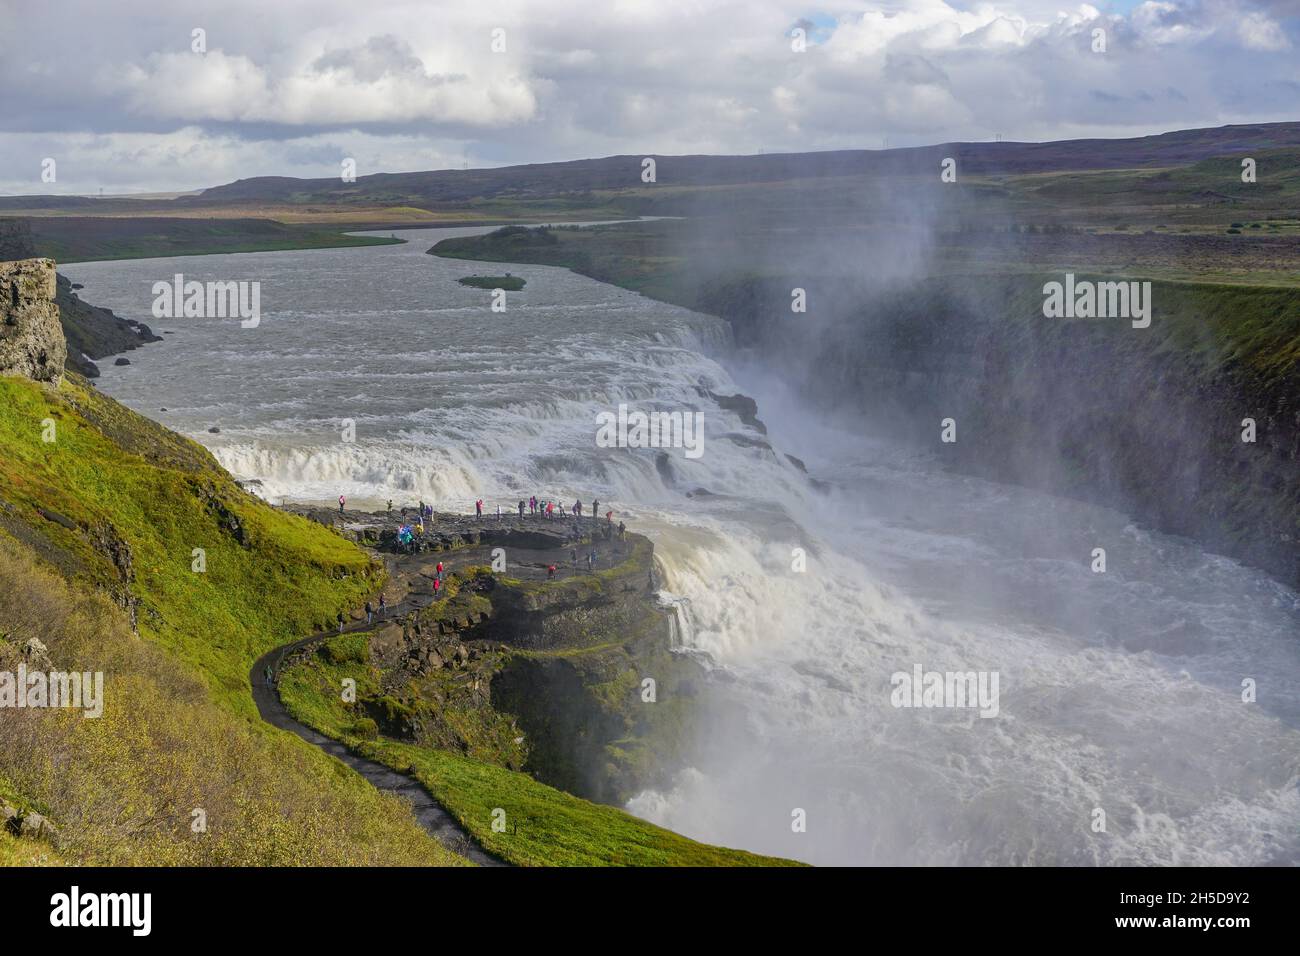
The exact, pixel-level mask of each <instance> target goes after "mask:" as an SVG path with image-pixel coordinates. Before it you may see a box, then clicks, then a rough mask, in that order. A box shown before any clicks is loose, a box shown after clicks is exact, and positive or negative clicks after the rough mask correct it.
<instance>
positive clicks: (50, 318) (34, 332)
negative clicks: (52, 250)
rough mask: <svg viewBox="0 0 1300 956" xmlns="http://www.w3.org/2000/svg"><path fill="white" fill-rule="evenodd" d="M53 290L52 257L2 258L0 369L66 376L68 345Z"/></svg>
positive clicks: (48, 377) (43, 377)
mask: <svg viewBox="0 0 1300 956" xmlns="http://www.w3.org/2000/svg"><path fill="white" fill-rule="evenodd" d="M55 295H56V280H55V272H54V260H53V259H20V260H18V261H15V262H0V375H22V376H24V377H26V378H30V379H33V380H35V381H37V382H57V381H59V380H60V379H62V378H63V367H64V363H65V362H66V361H67V357H68V346H67V342H66V340H65V339H64V337H63V327H62V326H61V325H60V324H59V308H58V306H57V305H55V304H54V297H55Z"/></svg>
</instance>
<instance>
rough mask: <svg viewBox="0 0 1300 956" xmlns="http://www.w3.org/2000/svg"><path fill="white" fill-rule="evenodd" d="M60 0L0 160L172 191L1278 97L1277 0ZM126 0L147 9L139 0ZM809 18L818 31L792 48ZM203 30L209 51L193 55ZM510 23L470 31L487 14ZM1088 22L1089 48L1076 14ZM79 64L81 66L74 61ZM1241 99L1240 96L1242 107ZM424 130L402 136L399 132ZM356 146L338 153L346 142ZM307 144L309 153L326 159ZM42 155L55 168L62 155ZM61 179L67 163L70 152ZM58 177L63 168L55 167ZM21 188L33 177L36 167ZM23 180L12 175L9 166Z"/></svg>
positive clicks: (8, 112) (26, 56)
mask: <svg viewBox="0 0 1300 956" xmlns="http://www.w3.org/2000/svg"><path fill="white" fill-rule="evenodd" d="M430 9H431V8H430V7H429V6H428V5H427V4H426V3H421V2H416V0H369V2H367V3H365V4H357V3H355V2H354V0H314V2H313V3H312V4H311V6H310V15H308V8H307V7H305V6H303V5H302V4H297V3H291V2H283V3H276V4H266V3H263V2H256V0H226V2H225V3H223V4H222V5H221V6H220V7H212V6H210V5H208V4H204V3H199V2H198V0H174V2H172V3H169V4H168V5H166V6H165V7H161V8H159V7H156V6H155V5H153V4H151V3H149V2H146V0H117V2H116V3H115V4H114V5H113V6H112V8H111V9H110V8H109V7H108V6H106V5H105V4H103V3H102V2H100V0H67V2H66V3H65V4H63V5H61V8H60V9H59V10H58V11H55V10H53V9H52V8H51V7H50V6H49V5H32V6H31V7H30V9H29V10H28V11H26V12H25V16H27V17H28V18H29V20H30V23H29V24H28V25H27V26H26V28H25V30H24V31H22V36H24V37H38V36H46V35H49V36H53V35H58V30H59V29H61V28H62V26H61V25H62V24H63V23H65V22H66V21H74V22H76V23H78V24H79V26H80V28H81V29H80V30H79V32H78V38H77V43H78V46H77V51H76V55H75V68H74V66H73V65H72V64H73V62H74V61H73V60H72V59H70V58H69V56H68V50H67V49H66V48H65V46H63V45H60V44H53V43H51V44H48V45H42V44H40V43H29V42H27V41H26V40H24V39H22V37H20V36H18V33H17V32H16V31H7V32H6V33H4V34H0V88H3V89H5V90H6V94H7V95H6V104H5V106H6V109H5V110H4V112H3V113H0V161H4V162H7V163H12V166H7V167H5V168H4V169H0V180H3V182H4V188H6V189H10V188H12V187H11V186H10V184H11V183H25V182H27V179H28V176H29V172H28V171H29V170H31V169H35V168H38V167H39V160H40V157H41V156H43V155H52V154H53V153H51V152H50V150H59V151H65V152H67V153H68V154H69V157H70V158H72V157H75V163H73V165H72V166H69V167H67V168H68V169H71V168H73V167H75V168H77V169H78V170H81V171H82V172H83V173H84V174H85V175H84V176H80V177H79V180H80V181H84V182H87V183H91V182H94V183H102V184H106V185H110V186H111V187H113V188H116V187H119V186H121V185H125V184H127V183H131V184H134V185H136V186H138V187H139V188H142V189H163V188H181V187H184V188H192V187H198V186H203V185H210V184H213V183H215V182H220V181H224V180H226V179H229V178H236V177H235V176H230V175H227V173H226V170H227V169H228V168H229V167H230V166H231V165H232V163H231V162H230V160H229V157H231V156H234V157H237V162H236V163H234V164H233V165H238V166H239V167H240V169H239V172H238V175H240V176H249V175H259V174H274V175H297V176H319V175H331V174H333V172H334V171H335V170H336V168H337V166H336V164H337V157H336V156H334V155H333V154H332V153H331V152H330V151H331V150H332V149H333V148H334V146H335V145H336V144H337V145H338V146H339V148H340V149H343V148H345V147H344V145H343V144H346V143H354V142H356V143H363V144H365V145H366V146H367V148H369V149H370V150H371V151H372V152H371V154H370V157H369V158H370V159H372V160H373V162H372V163H371V164H370V165H369V166H368V167H367V168H368V169H369V170H372V171H373V170H376V169H391V170H405V169H422V168H435V167H436V166H437V165H439V163H450V164H452V165H460V160H461V158H462V157H468V159H469V160H470V161H471V162H473V163H474V164H476V165H499V164H502V163H506V162H537V161H548V160H556V159H569V158H578V157H583V156H600V155H608V154H611V153H640V152H645V151H651V150H653V151H656V152H663V153H673V152H677V153H686V152H727V153H736V152H751V151H757V150H759V149H769V150H770V149H785V150H800V149H831V148H842V147H853V146H862V145H878V144H879V142H880V140H881V138H882V137H888V139H889V141H890V143H891V144H892V145H910V144H915V143H924V142H940V141H945V140H954V139H991V138H992V137H993V135H994V134H995V133H1001V134H1003V135H1004V137H1006V138H1013V139H1050V138H1060V137H1065V136H1074V135H1098V136H1105V135H1126V134H1130V135H1132V134H1140V133H1143V132H1154V131H1163V130H1167V129H1174V128H1178V127H1186V126H1197V125H1216V124H1218V123H1224V122H1253V121H1264V120H1270V119H1287V118H1290V119H1294V118H1295V117H1294V102H1295V89H1296V86H1295V84H1296V81H1297V76H1296V73H1295V65H1294V62H1292V61H1291V59H1290V57H1289V54H1288V51H1290V50H1291V48H1292V46H1291V45H1292V42H1293V39H1294V37H1295V36H1296V31H1297V22H1296V20H1295V19H1294V16H1293V15H1294V12H1295V11H1294V10H1292V9H1291V6H1290V5H1289V0H1257V2H1249V0H1214V2H1210V0H1146V2H1143V3H1141V4H1139V5H1138V6H1136V7H1134V8H1133V9H1132V10H1131V11H1130V12H1129V13H1128V14H1127V15H1123V14H1120V13H1112V12H1105V13H1102V12H1099V10H1098V8H1097V6H1094V5H1090V4H1086V3H1084V4H1079V3H1066V4H1062V3H1060V2H1059V0H974V2H963V0H948V2H945V0H881V2H874V3H873V2H870V0H868V2H867V3H866V4H865V9H864V5H863V4H861V3H860V2H858V0H824V2H822V0H819V2H817V3H815V4H813V5H811V6H809V5H807V3H806V0H802V2H795V0H706V2H700V0H618V2H614V3H610V4H591V3H589V2H588V0H548V2H547V3H546V4H537V3H533V2H527V0H499V2H494V3H493V4H490V5H489V4H481V3H475V2H468V0H444V2H441V3H439V5H438V6H437V8H436V12H437V15H436V16H432V15H430ZM145 12H147V13H148V16H144V15H143V14H144V13H145ZM799 22H807V23H809V24H811V26H812V31H811V34H810V35H813V36H814V37H815V42H813V43H812V44H810V45H809V47H808V49H807V51H806V52H804V53H796V52H794V51H792V50H791V48H790V41H789V31H790V29H791V27H792V26H793V25H794V24H796V23H799ZM196 25H199V26H203V27H204V28H205V29H206V30H207V43H208V49H209V52H208V53H207V54H206V55H200V54H195V53H192V52H191V51H190V30H191V29H192V28H193V27H194V26H196ZM496 26H500V27H502V28H504V29H505V30H506V33H507V52H506V53H504V54H496V53H493V52H492V51H491V49H490V45H489V44H490V31H491V29H492V28H493V27H496ZM1097 26H1102V27H1104V28H1105V29H1106V31H1107V50H1106V52H1105V53H1104V54H1098V53H1093V52H1092V50H1091V32H1092V30H1093V29H1094V28H1095V27H1097ZM87 78H89V81H87ZM1243 104H1246V105H1243ZM420 144H423V146H424V148H423V149H421V148H419V145H420ZM354 153H355V150H352V151H350V152H349V153H347V154H348V155H352V154H354ZM327 160H328V161H327ZM64 168H65V166H64V164H62V163H61V164H60V172H61V174H62V172H63V170H64ZM68 175H69V176H71V173H70V172H69V174H68ZM60 179H61V183H60V186H62V179H63V176H62V175H61V177H60ZM37 188H39V187H37ZM24 190H25V191H32V189H31V187H25V188H24Z"/></svg>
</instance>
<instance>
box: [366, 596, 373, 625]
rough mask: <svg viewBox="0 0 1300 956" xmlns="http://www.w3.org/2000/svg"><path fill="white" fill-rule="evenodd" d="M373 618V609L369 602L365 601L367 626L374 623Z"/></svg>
mask: <svg viewBox="0 0 1300 956" xmlns="http://www.w3.org/2000/svg"><path fill="white" fill-rule="evenodd" d="M374 620H375V609H374V608H373V607H371V605H370V602H369V601H367V602H366V626H367V627H369V626H370V625H371V624H373V623H374Z"/></svg>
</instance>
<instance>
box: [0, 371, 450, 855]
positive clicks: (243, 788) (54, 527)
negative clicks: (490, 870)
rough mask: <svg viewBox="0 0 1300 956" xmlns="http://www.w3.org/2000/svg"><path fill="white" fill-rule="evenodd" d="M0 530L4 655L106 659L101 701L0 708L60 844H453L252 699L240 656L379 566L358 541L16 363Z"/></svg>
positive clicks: (29, 792)
mask: <svg viewBox="0 0 1300 956" xmlns="http://www.w3.org/2000/svg"><path fill="white" fill-rule="evenodd" d="M51 425H52V426H53V431H52V432H51V431H50V427H51ZM43 436H52V437H53V438H54V441H51V442H46V441H43V440H42V439H43ZM236 528H237V529H238V530H236ZM0 546H3V548H2V550H0V657H4V658H5V660H6V661H7V662H8V664H9V665H11V666H10V667H9V668H8V669H12V665H13V663H14V661H15V660H16V658H15V654H16V653H17V647H18V645H19V642H21V641H23V640H25V639H26V638H27V637H29V636H31V637H37V638H39V639H40V640H42V641H43V642H45V644H46V645H47V646H48V647H49V652H50V656H51V658H52V660H53V663H54V665H55V666H56V667H62V668H71V667H75V668H77V669H79V670H80V669H89V670H98V671H102V672H103V673H104V674H105V697H106V705H105V713H104V716H103V717H102V718H99V719H95V720H86V719H83V718H81V717H80V715H79V714H76V715H70V714H69V713H68V712H65V711H31V710H23V711H17V710H12V709H6V710H4V711H3V712H0V724H2V725H3V727H0V772H4V773H5V774H6V775H7V776H8V777H9V779H10V780H11V781H12V782H13V785H14V786H15V787H17V788H19V790H20V792H21V793H22V794H24V796H25V797H26V799H27V800H28V801H29V802H30V803H31V804H32V805H34V806H36V807H38V808H39V809H40V810H41V812H44V813H46V814H47V815H49V816H50V817H51V819H53V820H55V821H56V822H57V823H58V824H59V825H60V828H61V831H62V833H63V838H62V839H63V843H61V845H60V851H61V852H63V853H65V855H69V856H70V857H71V858H72V859H75V860H78V861H81V862H88V863H131V864H134V863H161V864H172V863H202V864H229V863H242V864H298V863H314V864H335V865H337V864H347V863H352V864H358V863H361V864H367V863H368V864H384V863H407V864H448V863H459V862H463V861H461V860H460V858H459V857H456V856H455V855H454V854H451V853H449V852H448V851H446V850H445V849H444V848H443V847H442V846H441V845H440V844H438V843H437V842H436V841H435V840H433V839H432V838H431V837H429V836H428V835H427V834H425V832H424V831H423V830H422V829H421V828H420V827H419V826H418V825H417V824H416V823H415V821H414V819H413V818H412V817H411V815H410V812H409V810H408V809H407V808H406V807H405V806H404V805H403V804H401V803H400V802H399V801H397V800H396V799H394V798H389V797H385V796H383V795H381V794H379V793H377V792H376V791H375V790H374V789H373V788H372V787H371V786H370V785H369V784H368V783H366V782H365V781H364V780H363V779H362V778H361V777H359V776H358V775H356V774H355V773H353V772H352V771H350V770H347V769H346V768H344V767H342V766H341V765H339V764H338V763H337V762H335V761H333V760H331V759H329V758H328V757H326V756H325V755H323V754H321V753H320V752H319V751H317V750H316V749H315V748H312V747H309V746H308V745H306V744H304V743H302V742H300V741H298V740H296V739H295V738H293V737H291V736H290V735H286V734H282V733H280V732H278V731H272V730H271V729H270V728H268V727H266V726H265V725H263V724H262V723H261V722H260V720H258V719H257V718H256V717H255V708H254V706H253V702H252V698H251V695H250V692H249V687H248V682H247V673H248V669H249V667H250V666H251V664H252V661H253V660H254V659H255V658H256V657H257V655H259V654H260V653H262V652H263V651H265V650H267V649H268V648H270V647H273V646H275V645H278V644H280V643H283V642H285V641H288V640H290V639H291V638H293V637H295V636H298V635H301V634H303V633H306V632H309V631H311V630H313V629H314V628H315V627H316V625H318V624H320V623H323V620H324V619H325V618H326V617H331V616H332V615H333V614H334V613H336V612H337V611H338V610H339V609H342V608H345V607H350V606H352V605H354V604H355V603H356V601H357V600H358V599H360V598H361V597H362V595H363V594H365V593H368V592H369V591H370V590H371V589H372V588H373V586H374V585H375V583H376V579H377V573H376V569H375V568H374V567H373V566H372V565H371V564H370V562H369V560H368V559H367V558H366V556H365V555H364V554H362V553H361V552H360V551H358V550H357V549H356V548H355V547H353V546H351V545H350V544H348V543H347V542H345V541H343V540H342V539H340V538H338V537H336V536H334V535H333V534H331V533H330V532H328V531H326V530H325V529H323V528H320V527H319V526H314V525H312V524H311V523H310V522H308V521H306V520H303V519H300V518H297V517H292V516H289V515H284V514H281V513H279V512H276V511H274V510H272V509H271V508H269V507H267V506H265V505H262V504H261V503H259V502H257V501H256V500H255V499H253V498H251V497H250V496H248V495H247V494H245V493H244V492H243V491H241V490H240V489H239V488H238V487H237V486H236V485H235V484H234V482H233V480H232V479H231V478H230V477H229V476H228V475H227V474H226V473H225V472H223V471H222V470H221V469H220V468H219V467H218V466H217V465H216V463H215V462H214V461H213V460H212V459H211V457H210V456H209V455H208V454H207V452H206V451H204V450H203V449H202V448H200V447H199V446H198V445H196V444H194V443H192V442H190V441H188V440H186V439H184V438H181V437H180V436H177V435H175V434H172V433H171V432H168V431H167V430H166V429H164V428H162V427H161V426H158V425H156V424H154V423H153V422H150V421H148V420H146V419H143V418H141V417H140V416H138V415H135V414H134V413H132V412H130V411H129V410H127V409H125V408H124V407H122V406H120V405H118V404H116V403H115V402H113V401H111V400H110V399H107V398H105V397H103V396H101V395H99V394H98V393H96V392H95V391H94V390H93V389H91V388H89V387H87V386H85V385H84V384H82V383H81V382H78V381H75V380H72V381H66V382H64V383H63V384H62V385H61V386H60V387H59V388H57V389H52V388H47V387H41V386H38V385H36V384H34V383H32V382H29V381H27V380H25V379H18V378H12V377H0ZM195 548H203V549H205V550H206V561H207V570H206V572H204V573H196V572H195V571H193V570H192V569H191V567H192V565H191V562H192V561H193V560H194V558H193V556H192V552H193V549H195ZM56 571H57V574H56V573H54V572H56ZM132 617H134V619H135V621H136V622H137V624H138V631H139V635H140V637H143V638H144V639H145V640H144V641H141V640H140V637H135V636H134V635H133V633H132V630H131V619H132ZM197 808H202V809H204V810H205V812H206V813H207V814H208V823H209V826H208V830H207V832H206V833H205V834H204V835H203V837H201V838H196V834H195V833H194V831H193V830H192V829H191V823H192V813H193V811H194V810H195V809H197Z"/></svg>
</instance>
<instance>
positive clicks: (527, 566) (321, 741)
mask: <svg viewBox="0 0 1300 956" xmlns="http://www.w3.org/2000/svg"><path fill="white" fill-rule="evenodd" d="M288 510H294V511H296V512H297V513H299V514H303V513H305V514H308V515H310V516H313V517H315V519H316V520H322V521H323V523H326V524H330V523H333V522H335V521H337V522H341V523H344V524H354V525H355V524H364V525H366V526H370V527H381V526H383V527H390V528H391V527H392V526H393V525H394V524H395V523H396V517H395V516H393V515H391V514H388V513H383V514H379V513H373V514H372V513H365V512H347V513H339V514H337V516H336V513H335V512H334V510H333V509H332V508H328V509H327V508H299V509H292V508H291V509H288ZM401 517H402V519H403V520H406V519H405V516H401ZM434 522H435V525H436V527H437V528H438V529H440V530H443V531H447V532H449V533H450V532H454V533H457V534H462V535H470V534H483V533H484V532H486V533H488V534H492V533H494V532H495V533H501V532H509V533H519V532H522V533H525V534H527V533H529V532H532V533H533V534H534V536H535V537H534V538H532V539H527V540H530V541H536V540H537V539H536V536H537V535H541V536H542V538H541V543H540V544H539V545H536V546H532V547H520V546H517V545H516V546H512V547H511V548H510V553H511V564H510V571H511V574H512V575H513V576H515V577H519V578H523V579H525V580H538V581H540V580H545V579H546V578H547V576H548V572H547V568H548V567H549V566H550V565H551V564H554V565H555V566H556V571H555V577H556V578H557V579H561V578H566V577H570V576H576V575H581V574H584V573H587V570H586V555H587V554H588V553H592V554H593V555H594V556H595V560H596V566H597V567H598V568H603V567H609V566H611V565H612V564H615V563H617V562H618V561H620V560H622V555H623V553H624V547H623V543H622V542H621V541H619V540H614V539H613V538H612V537H611V538H610V539H604V538H603V537H601V536H600V535H599V534H593V532H598V531H599V530H600V525H599V524H598V523H597V522H596V521H593V520H592V519H591V518H590V517H588V518H587V519H585V521H583V522H575V521H573V519H571V518H563V517H559V518H553V519H546V518H543V517H541V516H540V515H529V516H527V517H526V518H525V517H520V516H517V515H515V514H503V515H502V516H501V518H497V517H496V516H491V517H488V516H485V517H484V518H482V519H478V518H472V517H468V516H462V515H441V514H440V515H438V516H436V518H435V519H434ZM584 533H585V535H586V537H585V539H584V538H583V535H584ZM547 537H550V538H551V539H552V541H553V542H554V543H553V545H552V546H551V547H545V546H544V544H545V541H546V538H547ZM367 550H370V551H371V553H373V554H375V555H376V556H377V557H379V558H381V559H382V560H383V561H384V562H385V564H386V565H387V567H388V575H389V577H388V580H389V583H388V585H387V586H386V587H385V589H384V590H385V594H386V595H387V596H389V597H394V598H397V599H398V600H396V601H395V602H394V603H392V604H390V605H389V607H388V614H387V617H386V619H385V620H386V621H396V620H399V619H400V618H401V617H402V615H404V614H408V613H410V612H411V611H416V610H419V609H421V608H424V607H427V606H428V605H429V604H430V603H432V597H433V595H432V593H431V592H432V583H431V582H432V577H433V571H434V566H435V565H436V564H437V563H438V562H439V561H441V562H443V564H444V569H445V571H446V572H448V573H450V572H452V571H458V570H461V569H463V568H465V567H468V566H470V565H474V564H486V563H488V562H490V561H491V560H492V547H491V546H490V545H487V544H483V543H478V544H470V543H467V544H465V545H463V546H460V547H456V548H453V549H450V550H444V551H421V552H418V553H414V554H407V553H393V552H391V551H383V552H377V551H375V550H374V549H373V548H367ZM381 623H384V622H379V621H376V623H375V624H374V625H366V624H365V623H364V622H361V621H357V622H353V623H351V624H347V625H345V626H344V629H343V633H345V634H352V633H358V632H361V631H371V630H374V629H375V628H377V627H378V626H379V625H380V624H381ZM338 633H339V632H338V631H337V630H335V629H330V630H327V631H321V632H319V633H317V634H313V635H311V636H310V637H304V638H302V639H301V640H297V641H293V642H291V643H289V644H283V645H281V646H280V647H277V648H275V649H274V650H271V651H268V652H267V653H266V654H263V655H262V656H261V657H259V658H258V659H257V661H256V662H255V663H254V664H253V669H252V670H251V671H250V672H249V675H248V678H249V683H250V684H251V685H252V688H253V700H254V702H255V703H256V704H257V711H258V713H259V714H260V715H261V717H262V719H263V720H265V721H266V722H267V723H269V724H272V725H273V726H275V727H279V728H280V729H281V730H287V731H290V732H291V733H294V734H297V735H298V736H299V737H301V738H302V739H303V740H305V741H307V742H308V743H309V744H312V745H313V746H316V747H319V748H320V749H321V750H323V751H325V752H326V753H327V754H329V755H330V756H332V757H336V758H338V759H339V760H341V761H343V762H344V763H345V764H347V765H348V766H349V767H351V768H352V769H353V770H355V771H357V773H359V774H361V775H362V776H363V777H365V778H366V779H367V780H368V781H370V783H371V784H373V785H374V786H375V787H377V788H379V789H380V790H385V791H387V792H389V793H396V794H398V795H400V796H402V797H404V798H406V799H407V800H408V801H409V802H410V804H411V807H412V811H413V812H414V813H415V817H416V819H417V820H419V822H420V825H421V826H423V827H424V828H425V829H426V830H427V831H429V833H430V834H432V835H433V836H434V837H436V838H437V839H438V840H439V842H441V843H442V844H443V846H445V847H447V848H448V849H450V850H452V851H453V852H455V853H458V854H460V855H461V856H463V857H466V858H467V859H469V860H471V861H473V862H474V863H477V864H479V865H480V866H509V865H510V864H509V863H507V862H506V861H504V860H501V859H500V858H498V857H495V856H492V855H491V854H490V853H488V852H487V851H485V850H484V849H483V848H482V847H481V846H480V845H479V843H478V842H477V841H476V840H475V839H474V837H473V836H472V835H471V834H470V832H469V831H468V830H466V829H465V828H464V827H463V826H461V824H460V822H459V821H457V820H456V818H455V817H453V816H452V815H451V814H450V813H448V812H447V810H446V809H445V808H444V807H443V806H442V805H441V804H440V803H438V801H437V800H436V799H435V798H434V797H433V795H432V794H431V793H429V791H428V790H427V789H426V788H425V787H424V785H423V784H421V783H420V782H419V781H418V780H417V779H415V778H414V777H412V776H410V775H408V774H403V773H399V772H398V771H396V770H393V769H392V768H391V767H386V766H384V765H383V764H380V763H376V762H375V761H373V760H367V759H366V758H365V757H360V756H357V755H356V754H354V753H352V752H351V751H350V750H348V748H347V747H346V746H345V745H343V744H341V743H339V742H338V741H337V740H334V739H333V738H330V737H326V736H325V735H324V734H322V733H320V732H318V731H316V730H313V729H312V728H310V727H308V726H307V725H306V724H302V723H299V722H298V721H297V720H294V718H293V717H291V716H290V715H289V712H288V710H287V709H286V708H285V706H284V703H283V702H282V701H281V700H280V694H279V692H278V691H277V690H276V689H275V687H274V685H273V684H270V683H268V682H267V678H266V670H267V668H268V667H269V668H270V669H271V673H272V675H275V674H278V673H279V672H280V666H281V665H282V664H283V662H284V660H285V658H286V657H288V656H289V655H290V654H293V653H294V652H296V651H298V650H301V649H303V648H306V647H311V646H313V645H315V644H319V643H320V642H322V641H325V640H328V639H329V638H331V637H334V636H335V635H337V634H338Z"/></svg>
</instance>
